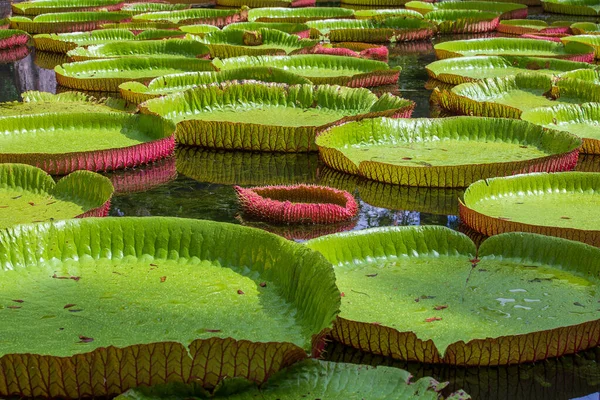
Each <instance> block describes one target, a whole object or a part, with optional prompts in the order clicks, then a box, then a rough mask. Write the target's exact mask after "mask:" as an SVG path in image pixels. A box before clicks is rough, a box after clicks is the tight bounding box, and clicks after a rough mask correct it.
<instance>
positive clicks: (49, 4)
mask: <svg viewBox="0 0 600 400" xmlns="http://www.w3.org/2000/svg"><path fill="white" fill-rule="evenodd" d="M122 6H123V0H35V1H23V2H19V3H13V4H11V8H12V11H13V14H15V15H19V14H24V15H39V14H46V13H63V12H84V11H97V10H105V11H115V10H119V9H120V8H121V7H122Z"/></svg>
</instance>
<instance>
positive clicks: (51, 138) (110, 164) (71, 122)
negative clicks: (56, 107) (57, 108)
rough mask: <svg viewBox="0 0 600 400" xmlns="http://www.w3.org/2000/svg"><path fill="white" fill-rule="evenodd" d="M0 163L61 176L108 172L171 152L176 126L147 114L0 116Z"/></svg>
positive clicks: (105, 113)
mask: <svg viewBox="0 0 600 400" xmlns="http://www.w3.org/2000/svg"><path fill="white" fill-rule="evenodd" d="M0 126H2V133H3V134H2V135H1V136H0V142H1V146H0V149H1V150H0V162H19V163H24V164H30V165H35V166H37V167H39V168H42V169H43V170H44V171H46V172H49V173H51V174H55V175H60V174H65V173H69V172H71V171H74V170H77V169H87V170H91V171H100V170H112V169H119V168H126V167H128V166H136V165H139V164H142V163H146V162H151V161H154V160H157V159H160V158H163V157H165V156H167V155H170V154H172V152H173V147H174V140H173V132H174V130H175V127H174V125H173V124H171V123H170V122H168V121H165V120H163V119H161V118H158V117H156V116H150V115H131V114H127V113H107V112H96V113H90V112H79V113H74V112H73V113H44V114H32V115H16V116H4V117H0Z"/></svg>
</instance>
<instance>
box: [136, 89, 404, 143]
mask: <svg viewBox="0 0 600 400" xmlns="http://www.w3.org/2000/svg"><path fill="white" fill-rule="evenodd" d="M413 107H414V103H413V102H412V101H410V100H405V99H402V98H398V97H395V96H392V95H388V94H384V95H383V96H381V97H380V98H377V96H375V95H374V94H373V93H371V92H370V91H369V90H367V89H350V88H346V87H340V86H329V85H322V86H317V87H315V86H313V85H294V86H287V85H281V84H268V83H258V82H256V83H252V82H247V83H245V84H244V83H243V82H242V84H236V83H224V84H221V85H210V86H203V87H198V88H195V89H190V90H188V91H186V92H183V93H176V94H172V95H169V96H165V97H161V98H158V99H153V100H148V101H147V102H145V103H142V104H141V106H140V108H141V109H142V112H146V113H154V114H158V115H161V116H163V117H165V118H167V119H170V120H172V121H173V122H175V123H177V132H176V136H177V141H178V142H179V143H182V144H186V145H194V146H202V147H208V148H215V149H237V150H257V151H282V152H305V151H315V150H316V149H317V148H316V146H315V135H316V134H317V133H318V132H320V131H321V130H323V129H325V128H326V127H328V126H332V125H336V124H340V123H343V122H346V121H352V120H356V119H363V118H370V117H375V116H393V117H408V116H410V114H411V113H412V109H413Z"/></svg>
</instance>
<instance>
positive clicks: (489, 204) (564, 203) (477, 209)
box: [460, 108, 600, 247]
mask: <svg viewBox="0 0 600 400" xmlns="http://www.w3.org/2000/svg"><path fill="white" fill-rule="evenodd" d="M596 109H598V108H596ZM598 206H600V173H592V172H564V173H560V174H530V175H519V176H513V177H510V178H497V179H488V180H486V181H479V182H475V183H474V184H472V185H471V186H469V187H468V188H467V190H466V192H465V194H464V202H461V204H460V215H461V221H463V222H464V223H465V224H467V225H468V226H469V227H471V228H472V229H475V230H476V231H478V232H481V233H483V234H485V235H488V236H489V235H495V234H498V233H503V232H515V231H518V232H531V233H541V234H544V235H549V236H558V237H562V238H565V239H570V240H578V241H581V242H584V243H587V244H590V245H592V246H597V247H600V229H599V228H598V227H600V218H599V216H598V213H597V212H596V211H597V209H598Z"/></svg>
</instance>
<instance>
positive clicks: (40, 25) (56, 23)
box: [9, 11, 131, 33]
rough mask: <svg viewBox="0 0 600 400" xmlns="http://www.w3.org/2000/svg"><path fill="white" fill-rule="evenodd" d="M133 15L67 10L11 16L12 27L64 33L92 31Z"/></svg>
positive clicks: (117, 12) (32, 30)
mask: <svg viewBox="0 0 600 400" xmlns="http://www.w3.org/2000/svg"><path fill="white" fill-rule="evenodd" d="M130 19H131V15H130V14H129V13H126V12H119V11H113V12H108V11H96V12H94V11H90V12H66V13H56V14H41V15H38V16H36V17H34V18H33V19H31V18H29V17H24V16H15V17H10V18H9V20H10V27H11V28H13V29H21V30H24V31H25V32H29V33H63V32H79V31H91V30H94V29H97V28H98V27H99V26H100V25H102V24H105V23H108V22H124V21H128V20H130Z"/></svg>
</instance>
